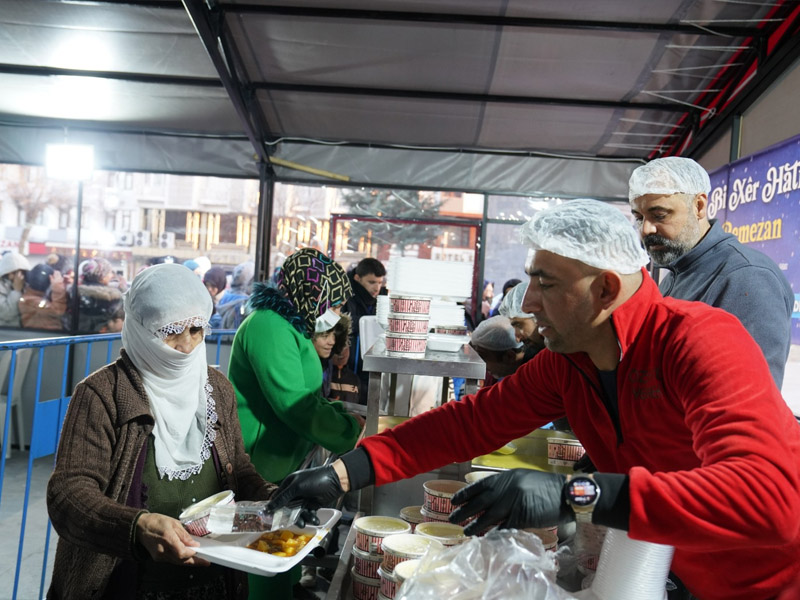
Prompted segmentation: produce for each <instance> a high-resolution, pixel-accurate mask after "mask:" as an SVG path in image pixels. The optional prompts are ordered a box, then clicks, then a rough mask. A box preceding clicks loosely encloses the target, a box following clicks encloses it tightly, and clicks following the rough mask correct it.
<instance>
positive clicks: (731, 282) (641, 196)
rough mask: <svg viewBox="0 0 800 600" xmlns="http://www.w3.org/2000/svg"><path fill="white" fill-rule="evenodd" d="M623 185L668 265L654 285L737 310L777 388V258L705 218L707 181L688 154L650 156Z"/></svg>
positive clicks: (786, 320) (781, 303) (659, 258)
mask: <svg viewBox="0 0 800 600" xmlns="http://www.w3.org/2000/svg"><path fill="white" fill-rule="evenodd" d="M628 187H629V193H628V195H629V199H630V204H631V212H632V213H633V216H634V218H635V219H636V222H637V223H638V225H639V231H640V233H641V236H642V241H643V242H644V245H645V248H646V249H647V252H648V253H649V254H650V258H652V259H653V262H654V263H655V264H656V265H657V266H659V267H665V268H666V269H667V270H668V273H667V274H666V276H665V277H664V278H663V279H662V281H661V283H660V285H659V289H660V290H661V293H662V294H663V295H664V296H671V297H673V298H680V299H682V300H696V301H699V302H705V303H706V304H710V305H711V306H716V307H719V308H722V309H724V310H726V311H728V312H729V313H732V314H734V315H735V316H737V317H738V318H739V320H740V321H741V322H742V325H744V326H745V329H747V331H749V332H750V335H752V336H753V338H754V339H755V340H756V342H757V343H758V345H759V346H760V347H761V350H762V351H763V352H764V356H765V357H766V359H767V362H768V363H769V368H770V372H771V373H772V378H773V379H774V380H775V384H776V385H777V386H778V388H780V387H781V385H782V384H783V374H784V369H785V367H786V359H787V358H788V356H789V349H790V347H791V343H792V339H791V338H792V309H793V306H794V292H792V287H791V285H789V282H788V281H787V280H786V276H785V275H784V274H783V272H782V271H781V270H780V268H778V265H776V264H775V262H774V261H773V260H772V259H771V258H769V257H768V256H766V255H765V254H762V253H761V252H759V251H758V250H755V249H754V248H751V247H750V246H746V245H744V244H741V243H740V242H739V240H737V239H736V236H734V235H732V234H730V233H725V231H723V229H722V226H721V225H720V223H719V222H718V221H717V220H716V219H709V218H708V194H709V192H710V191H711V181H710V179H709V177H708V173H706V171H705V169H703V167H702V166H700V165H699V164H698V163H696V162H695V161H693V160H692V159H690V158H682V157H677V156H670V157H667V158H658V159H655V160H652V161H650V162H649V163H647V164H646V165H643V166H641V167H638V168H637V169H636V170H634V171H633V173H632V174H631V177H630V181H629V184H628Z"/></svg>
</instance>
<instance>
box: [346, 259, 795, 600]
mask: <svg viewBox="0 0 800 600" xmlns="http://www.w3.org/2000/svg"><path fill="white" fill-rule="evenodd" d="M765 318H769V315H765ZM612 322H613V325H614V328H615V330H616V333H617V338H618V341H619V344H620V348H621V350H622V358H621V360H620V363H619V366H618V369H617V388H618V403H619V419H620V431H619V433H618V432H617V431H616V430H615V427H614V424H613V422H612V419H611V417H610V416H609V413H608V411H607V409H606V408H605V407H604V405H603V402H602V400H601V397H600V394H599V390H600V389H601V386H600V382H599V378H598V376H597V370H596V368H595V367H594V366H593V364H592V363H591V361H590V360H589V357H588V356H587V355H586V354H583V353H577V354H569V355H562V354H556V353H553V352H550V351H549V350H546V351H543V352H540V353H539V354H538V355H537V356H536V357H535V358H534V359H533V360H531V361H529V362H528V363H526V364H525V365H523V366H522V367H521V368H520V369H519V370H518V371H517V372H516V373H515V374H514V375H512V376H510V377H506V378H504V379H503V380H502V381H500V382H499V383H498V384H496V385H494V386H492V387H490V388H488V389H484V390H481V391H479V392H478V393H477V394H476V395H475V396H469V397H467V398H465V399H464V400H463V401H462V402H450V403H447V404H445V405H444V406H442V407H441V408H438V409H436V410H433V411H430V412H427V413H424V414H422V415H420V416H418V417H416V418H414V419H412V420H410V421H407V422H406V423H404V424H402V425H400V426H398V427H395V428H393V429H391V430H388V431H386V432H384V433H383V434H381V435H377V436H372V437H369V438H367V439H365V440H364V441H363V442H362V445H363V447H364V449H365V450H366V451H367V452H368V454H369V456H370V459H371V462H372V464H373V467H374V469H375V478H376V483H377V484H378V485H380V484H384V483H388V482H391V481H396V480H398V479H403V478H405V477H410V476H412V475H414V474H417V473H423V472H426V471H429V470H431V469H434V468H437V467H440V466H442V465H444V464H447V463H449V462H453V461H466V460H470V459H471V458H473V457H475V456H478V455H481V454H485V453H487V452H491V451H492V450H494V449H496V448H498V447H500V446H502V445H503V444H505V443H506V442H508V441H510V440H512V439H515V438H518V437H520V436H523V435H525V434H527V433H529V432H530V431H531V430H533V429H535V428H537V427H540V426H542V425H544V424H546V423H548V422H550V421H552V420H554V419H556V418H559V417H563V416H566V417H568V418H569V422H570V424H571V425H572V427H573V429H574V431H575V433H576V434H577V436H578V438H579V439H580V440H581V442H582V443H583V445H584V447H585V448H586V451H587V452H588V454H589V456H591V457H592V460H593V461H594V463H595V465H596V466H597V468H598V470H599V471H600V472H608V473H627V474H628V475H629V477H630V500H631V514H630V523H629V535H630V536H631V538H633V539H638V540H644V541H649V542H657V543H660V544H669V545H672V546H675V548H676V551H675V557H674V559H673V563H672V569H673V570H674V571H675V573H676V574H677V575H678V576H679V577H680V578H681V579H682V580H683V582H684V583H685V584H686V586H687V587H688V588H689V590H690V591H692V593H693V594H694V595H695V596H697V597H698V598H701V599H702V600H739V599H741V600H762V599H763V600H765V599H768V598H774V597H775V596H777V594H778V593H779V592H780V591H781V590H782V589H784V588H785V587H787V586H788V585H789V584H790V582H791V581H793V580H794V579H795V578H797V576H798V575H800V426H798V424H797V421H796V420H795V418H794V416H793V415H792V413H791V411H790V410H789V409H788V407H787V405H786V403H785V402H784V401H783V399H782V398H781V395H780V391H779V390H778V389H777V388H776V387H775V384H774V382H773V380H772V377H771V376H770V372H769V368H768V366H767V363H766V361H765V360H764V356H763V354H762V352H761V350H760V349H759V347H758V346H757V345H756V343H755V342H754V341H753V339H752V338H751V337H750V335H749V334H748V333H747V332H746V331H745V329H744V328H743V327H742V325H741V324H740V323H739V321H738V320H737V319H736V318H735V317H733V316H732V315H730V314H728V313H726V312H724V311H722V310H720V309H716V308H712V307H709V306H707V305H705V304H701V303H699V302H684V301H681V300H674V299H671V298H662V297H661V295H660V293H659V291H658V288H657V287H656V285H655V283H654V282H653V281H652V279H651V278H650V277H649V276H647V274H646V273H645V277H644V283H643V284H642V286H641V287H640V289H639V290H638V291H637V292H636V293H635V294H634V295H633V297H632V298H630V299H629V300H628V301H627V302H626V303H625V304H623V305H622V306H621V307H619V308H618V309H617V310H616V311H615V312H614V313H613V315H612Z"/></svg>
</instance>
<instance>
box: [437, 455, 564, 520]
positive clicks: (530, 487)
mask: <svg viewBox="0 0 800 600" xmlns="http://www.w3.org/2000/svg"><path fill="white" fill-rule="evenodd" d="M566 479H567V478H566V477H565V476H564V475H559V474H558V473H545V472H543V471H533V470H531V469H511V470H509V471H505V472H504V473H500V474H498V475H493V476H492V477H486V478H484V479H480V480H478V481H476V482H475V483H473V484H472V485H469V486H467V487H465V488H464V489H462V490H459V491H458V492H456V494H455V495H454V496H453V504H455V505H462V506H459V508H457V509H456V510H454V511H453V512H452V513H450V521H451V522H452V523H461V522H462V521H464V520H466V519H468V518H469V517H471V516H473V515H476V514H478V513H479V512H481V511H485V512H484V513H483V514H482V515H481V516H479V517H478V518H477V519H475V520H474V521H472V522H471V523H470V524H469V525H468V526H467V527H466V528H465V529H464V533H466V534H467V535H475V534H477V533H480V532H481V531H484V530H485V529H487V528H488V527H491V526H492V525H500V527H504V528H505V527H513V528H516V529H521V528H524V527H550V526H551V525H555V524H556V523H558V522H559V521H562V522H563V521H564V520H566V519H569V518H574V517H573V515H572V511H571V510H570V509H569V507H567V505H566V503H565V502H564V500H563V494H562V488H563V486H564V482H565V481H566Z"/></svg>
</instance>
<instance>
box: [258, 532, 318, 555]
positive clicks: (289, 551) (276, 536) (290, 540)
mask: <svg viewBox="0 0 800 600" xmlns="http://www.w3.org/2000/svg"><path fill="white" fill-rule="evenodd" d="M312 537H313V536H310V535H307V534H305V533H294V532H292V531H289V530H288V529H279V530H278V531H269V532H267V533H262V534H261V537H259V538H258V539H257V540H256V541H254V542H252V543H250V544H248V545H247V547H248V548H250V549H251V550H258V551H259V552H266V553H267V554H271V555H272V556H284V557H289V556H294V555H295V554H297V553H298V552H300V550H302V549H303V547H304V546H305V545H306V544H307V543H308V542H309V541H310V540H311V538H312Z"/></svg>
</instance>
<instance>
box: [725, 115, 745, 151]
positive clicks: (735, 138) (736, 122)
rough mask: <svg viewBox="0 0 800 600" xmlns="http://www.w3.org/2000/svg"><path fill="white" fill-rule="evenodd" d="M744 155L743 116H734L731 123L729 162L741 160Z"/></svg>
mask: <svg viewBox="0 0 800 600" xmlns="http://www.w3.org/2000/svg"><path fill="white" fill-rule="evenodd" d="M741 155H742V115H740V114H737V115H734V116H733V122H732V123H731V153H730V157H729V159H728V162H733V161H735V160H739V157H741Z"/></svg>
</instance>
